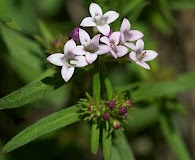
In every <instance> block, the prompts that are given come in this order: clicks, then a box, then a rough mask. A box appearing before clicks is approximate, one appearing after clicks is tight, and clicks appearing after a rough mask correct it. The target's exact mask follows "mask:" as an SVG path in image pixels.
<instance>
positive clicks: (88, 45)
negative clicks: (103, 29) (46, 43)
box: [72, 29, 110, 64]
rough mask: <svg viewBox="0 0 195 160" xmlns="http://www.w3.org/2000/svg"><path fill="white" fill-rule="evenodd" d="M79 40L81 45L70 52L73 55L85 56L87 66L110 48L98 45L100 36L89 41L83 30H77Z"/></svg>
mask: <svg viewBox="0 0 195 160" xmlns="http://www.w3.org/2000/svg"><path fill="white" fill-rule="evenodd" d="M79 38H80V42H81V45H78V46H77V47H76V48H75V49H73V50H72V52H73V53H74V54H75V55H85V56H86V60H87V62H88V63H89V64H91V63H93V62H94V61H95V60H96V59H97V57H98V55H102V54H105V53H107V52H109V51H110V47H108V46H107V45H103V44H99V39H100V34H98V35H96V36H94V37H93V38H92V39H91V38H90V36H89V34H88V33H87V32H86V31H85V30H83V29H79Z"/></svg>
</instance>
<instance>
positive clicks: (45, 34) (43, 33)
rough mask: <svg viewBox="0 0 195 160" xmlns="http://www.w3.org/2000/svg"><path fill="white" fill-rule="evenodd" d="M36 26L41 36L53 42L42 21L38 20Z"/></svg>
mask: <svg viewBox="0 0 195 160" xmlns="http://www.w3.org/2000/svg"><path fill="white" fill-rule="evenodd" d="M38 25H39V29H40V31H41V34H42V36H43V37H44V38H45V39H47V40H49V41H53V40H54V37H53V35H52V34H51V32H50V31H49V29H48V27H47V26H46V25H45V24H44V23H43V21H41V20H39V21H38Z"/></svg>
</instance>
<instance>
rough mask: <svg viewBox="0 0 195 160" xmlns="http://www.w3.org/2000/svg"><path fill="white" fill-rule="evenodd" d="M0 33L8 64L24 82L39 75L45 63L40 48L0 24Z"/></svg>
mask: <svg viewBox="0 0 195 160" xmlns="http://www.w3.org/2000/svg"><path fill="white" fill-rule="evenodd" d="M0 31H1V35H2V38H3V40H4V42H5V45H6V47H7V48H8V51H9V58H8V60H7V61H8V63H10V64H11V65H12V66H13V68H14V69H15V70H16V71H17V73H18V74H19V75H20V77H21V78H23V79H24V80H25V81H27V82H30V81H32V80H34V78H35V77H37V76H39V75H40V74H41V72H42V64H43V62H44V61H45V55H44V54H43V51H42V50H41V48H40V46H39V45H38V44H37V43H36V42H34V41H32V40H31V39H29V38H27V37H25V36H24V35H22V34H21V33H19V32H16V31H14V30H12V29H10V28H8V27H6V26H5V25H3V24H0ZM24 71H25V72H24Z"/></svg>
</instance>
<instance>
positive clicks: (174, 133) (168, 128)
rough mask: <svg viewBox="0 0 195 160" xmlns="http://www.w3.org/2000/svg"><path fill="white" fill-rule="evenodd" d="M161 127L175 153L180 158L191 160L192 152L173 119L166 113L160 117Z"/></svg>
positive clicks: (179, 159) (181, 159)
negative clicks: (189, 150)
mask: <svg viewBox="0 0 195 160" xmlns="http://www.w3.org/2000/svg"><path fill="white" fill-rule="evenodd" d="M160 128H161V131H162V134H163V135H164V137H165V139H166V141H167V143H168V144H169V146H170V147H171V149H172V150H173V152H174V153H175V156H176V157H177V159H178V160H184V159H185V160H191V158H190V154H189V152H188V150H187V148H186V146H185V144H184V143H183V141H182V138H181V136H180V134H179V131H178V130H177V128H176V126H175V125H174V123H173V120H172V119H171V118H170V116H169V115H168V114H166V113H162V115H161V117H160Z"/></svg>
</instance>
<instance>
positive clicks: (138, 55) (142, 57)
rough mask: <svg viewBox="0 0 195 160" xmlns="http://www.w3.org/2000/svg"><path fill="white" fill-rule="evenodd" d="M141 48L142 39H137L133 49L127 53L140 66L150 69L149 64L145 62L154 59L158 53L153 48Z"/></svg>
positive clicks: (142, 46)
mask: <svg viewBox="0 0 195 160" xmlns="http://www.w3.org/2000/svg"><path fill="white" fill-rule="evenodd" d="M143 48H144V42H143V40H142V39H140V40H137V42H136V46H135V50H134V51H131V53H129V57H130V59H131V60H133V61H134V62H135V63H137V64H138V65H140V66H141V67H143V68H145V69H150V66H149V65H148V64H147V63H146V62H147V61H151V60H153V59H155V58H156V57H157V56H158V53H157V52H155V51H153V50H143Z"/></svg>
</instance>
